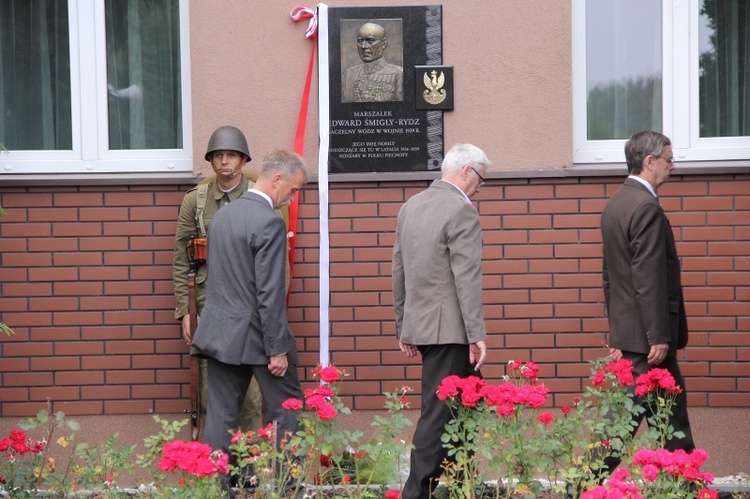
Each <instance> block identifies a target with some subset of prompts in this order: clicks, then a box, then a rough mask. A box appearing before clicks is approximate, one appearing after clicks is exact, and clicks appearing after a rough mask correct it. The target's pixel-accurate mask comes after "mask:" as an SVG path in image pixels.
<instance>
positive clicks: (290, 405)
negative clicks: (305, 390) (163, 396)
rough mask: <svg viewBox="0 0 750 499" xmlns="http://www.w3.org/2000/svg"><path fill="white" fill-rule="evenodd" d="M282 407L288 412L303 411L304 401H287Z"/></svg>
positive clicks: (294, 399) (291, 399)
mask: <svg viewBox="0 0 750 499" xmlns="http://www.w3.org/2000/svg"><path fill="white" fill-rule="evenodd" d="M281 407H283V408H284V409H286V410H287V411H299V410H300V409H302V401H301V400H300V399H296V398H290V399H286V400H285V401H284V403H283V404H281Z"/></svg>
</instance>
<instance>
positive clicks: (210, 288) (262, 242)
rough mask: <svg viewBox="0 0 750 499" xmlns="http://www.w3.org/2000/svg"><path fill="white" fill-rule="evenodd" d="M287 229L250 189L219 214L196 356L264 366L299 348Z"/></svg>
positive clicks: (292, 359)
mask: <svg viewBox="0 0 750 499" xmlns="http://www.w3.org/2000/svg"><path fill="white" fill-rule="evenodd" d="M286 244H287V241H286V228H285V226H284V221H283V220H282V219H281V218H280V217H278V216H277V215H276V214H275V213H274V211H273V209H271V205H270V204H269V203H268V201H267V200H266V199H264V198H262V197H261V196H260V195H258V194H256V193H254V192H252V191H247V192H245V193H244V194H243V195H242V196H241V197H240V198H239V199H237V200H236V201H234V202H232V203H230V204H228V205H226V206H225V207H223V208H222V209H221V210H219V211H218V212H217V213H216V216H215V217H214V219H213V221H212V222H211V227H210V229H209V231H208V259H207V265H208V268H209V272H208V279H207V284H208V285H207V295H206V305H205V307H204V308H203V313H202V314H201V320H200V323H199V324H198V329H197V330H196V332H195V338H193V343H192V345H191V347H190V354H191V355H204V356H209V357H213V358H214V359H217V360H219V361H221V362H223V363H225V364H232V365H240V364H250V365H260V364H267V363H268V362H269V356H271V355H280V354H284V353H286V354H287V360H288V361H289V363H290V364H297V348H296V345H295V341H294V336H293V335H292V332H291V330H290V329H289V325H288V324H287V319H286V302H285V289H284V288H285V286H284V272H285V268H286V255H287V252H286Z"/></svg>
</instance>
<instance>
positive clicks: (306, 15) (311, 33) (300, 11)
mask: <svg viewBox="0 0 750 499" xmlns="http://www.w3.org/2000/svg"><path fill="white" fill-rule="evenodd" d="M289 15H290V16H291V17H292V20H293V21H294V22H298V21H302V20H304V19H310V22H309V23H308V24H307V31H306V32H305V37H306V38H315V37H316V36H317V35H318V14H317V13H316V12H315V9H311V8H310V7H305V6H304V5H297V6H296V7H294V8H293V9H292V10H291V12H289Z"/></svg>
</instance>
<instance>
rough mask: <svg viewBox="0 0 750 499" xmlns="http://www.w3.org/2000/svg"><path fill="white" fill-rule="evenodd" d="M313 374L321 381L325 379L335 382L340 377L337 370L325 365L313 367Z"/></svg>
mask: <svg viewBox="0 0 750 499" xmlns="http://www.w3.org/2000/svg"><path fill="white" fill-rule="evenodd" d="M313 374H315V375H316V376H317V377H318V378H320V380H321V381H325V382H326V383H335V382H336V381H338V380H339V379H340V374H339V371H338V370H337V369H336V368H335V367H333V366H327V367H323V368H320V367H317V368H315V369H313Z"/></svg>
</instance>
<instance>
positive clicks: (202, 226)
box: [195, 182, 213, 237]
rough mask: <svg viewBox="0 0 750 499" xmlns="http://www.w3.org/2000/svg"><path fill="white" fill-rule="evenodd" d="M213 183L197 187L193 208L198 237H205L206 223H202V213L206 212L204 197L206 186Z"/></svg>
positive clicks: (206, 192) (206, 193)
mask: <svg viewBox="0 0 750 499" xmlns="http://www.w3.org/2000/svg"><path fill="white" fill-rule="evenodd" d="M212 183H213V182H206V183H205V184H200V185H199V186H198V200H197V204H196V206H195V220H196V222H197V223H198V237H206V223H205V222H204V221H203V212H204V211H206V196H207V195H208V186H210V185H211V184H212Z"/></svg>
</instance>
